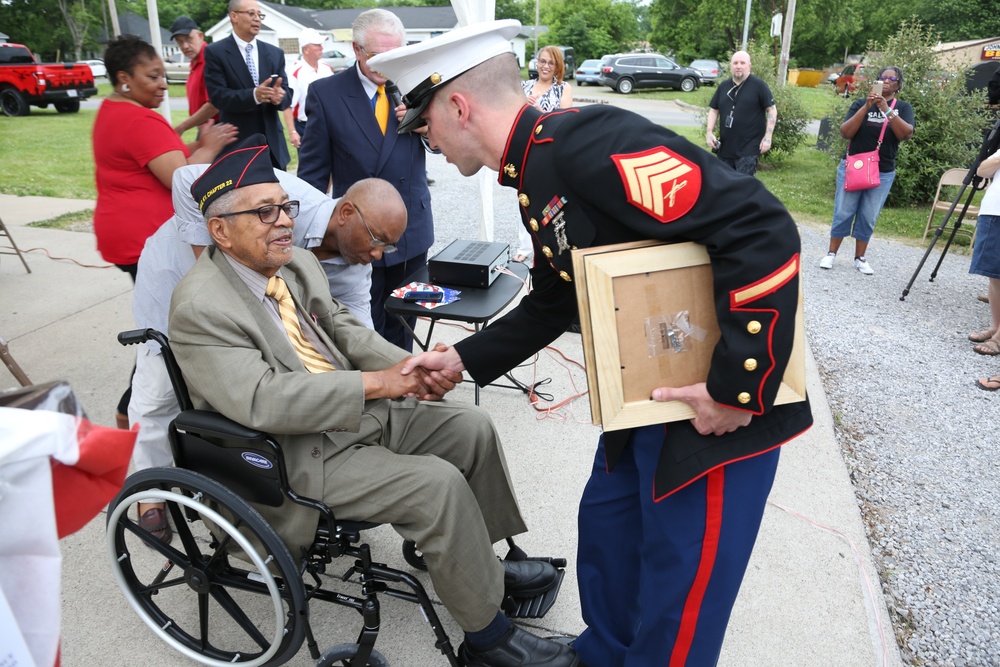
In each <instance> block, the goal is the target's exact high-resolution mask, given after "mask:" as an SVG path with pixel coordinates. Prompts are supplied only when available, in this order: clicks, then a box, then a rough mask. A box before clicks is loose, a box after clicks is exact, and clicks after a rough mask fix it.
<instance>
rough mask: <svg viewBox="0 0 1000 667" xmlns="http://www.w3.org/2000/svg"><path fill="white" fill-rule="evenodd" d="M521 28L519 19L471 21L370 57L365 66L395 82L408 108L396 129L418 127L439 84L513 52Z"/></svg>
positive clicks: (408, 129) (406, 130)
mask: <svg viewBox="0 0 1000 667" xmlns="http://www.w3.org/2000/svg"><path fill="white" fill-rule="evenodd" d="M520 31H521V22H520V21H517V20H515V19H504V20H502V21H486V22H483V23H473V24H472V25H467V26H464V27H462V28H456V29H455V30H452V31H451V32H447V33H445V34H443V35H440V36H438V37H434V38H431V39H428V40H425V41H423V42H418V43H417V44H411V45H409V46H403V47H400V48H398V49H392V50H391V51H386V52H385V53H380V54H378V55H377V56H373V57H372V58H371V59H369V61H368V66H369V67H371V69H372V70H374V71H376V72H378V73H379V74H381V75H382V76H384V77H385V78H387V79H389V80H391V81H392V82H393V83H395V84H396V86H397V87H398V88H399V92H400V93H401V94H402V95H403V103H404V104H405V105H406V107H407V109H406V115H405V116H404V117H403V120H402V122H400V124H399V132H400V133H403V132H408V131H410V130H412V129H414V128H417V127H420V125H421V124H422V121H421V119H420V114H421V113H423V111H424V109H426V108H427V105H428V103H430V101H431V99H433V97H434V91H435V89H437V88H438V87H439V86H442V85H444V84H446V83H448V82H449V81H452V80H453V79H455V78H457V77H458V76H459V75H461V74H464V73H465V72H468V71H469V70H470V69H472V68H473V67H475V66H476V65H479V64H481V63H484V62H486V61H487V60H489V59H490V58H493V57H495V56H499V55H502V54H504V53H513V51H514V47H513V44H512V42H511V40H512V39H514V37H516V36H517V34H518V33H519V32H520Z"/></svg>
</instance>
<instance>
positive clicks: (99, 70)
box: [76, 60, 108, 79]
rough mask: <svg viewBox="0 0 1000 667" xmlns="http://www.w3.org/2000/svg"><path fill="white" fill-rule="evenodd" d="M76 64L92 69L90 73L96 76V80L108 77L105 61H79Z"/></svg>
mask: <svg viewBox="0 0 1000 667" xmlns="http://www.w3.org/2000/svg"><path fill="white" fill-rule="evenodd" d="M76 64H77V65H87V66H88V67H90V73H91V74H93V75H94V78H95V79H96V78H97V77H99V76H107V75H108V68H107V67H105V66H104V61H103V60H78V61H77V63H76Z"/></svg>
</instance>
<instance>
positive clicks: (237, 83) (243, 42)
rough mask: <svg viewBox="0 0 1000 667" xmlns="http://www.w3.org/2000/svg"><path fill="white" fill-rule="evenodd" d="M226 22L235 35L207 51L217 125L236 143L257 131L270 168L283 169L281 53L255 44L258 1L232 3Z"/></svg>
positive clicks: (286, 99) (234, 0)
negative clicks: (234, 135)
mask: <svg viewBox="0 0 1000 667" xmlns="http://www.w3.org/2000/svg"><path fill="white" fill-rule="evenodd" d="M229 20H230V21H231V22H232V24H233V34H232V35H231V36H230V37H227V38H225V39H223V40H221V41H218V42H213V43H212V44H209V45H208V47H207V48H206V49H205V87H206V88H207V89H208V98H209V100H211V102H212V104H214V105H215V107H216V108H217V109H218V110H219V121H220V122H223V123H232V124H233V125H235V126H236V127H237V128H239V131H240V136H239V138H240V139H245V138H247V137H249V136H250V135H252V134H256V133H258V132H260V133H261V134H263V135H264V136H265V137H267V143H268V145H269V146H270V147H271V163H272V164H273V165H274V166H275V167H277V168H278V169H284V168H285V167H286V166H288V160H289V155H288V145H287V144H286V143H285V132H284V130H283V129H282V127H281V120H280V119H279V115H280V113H281V110H282V109H285V108H286V107H288V105H289V103H290V102H291V96H290V95H288V82H287V77H286V76H285V53H284V51H282V50H281V49H279V48H278V47H276V46H272V45H271V44H265V43H264V42H262V41H260V40H259V39H257V34H258V33H259V32H260V26H261V24H262V23H263V21H264V14H262V13H261V11H260V5H258V4H257V0H230V2H229ZM359 180H360V179H359ZM320 189H321V190H324V191H325V190H326V188H325V187H324V188H320Z"/></svg>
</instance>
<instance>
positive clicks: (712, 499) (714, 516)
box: [670, 468, 726, 667]
mask: <svg viewBox="0 0 1000 667" xmlns="http://www.w3.org/2000/svg"><path fill="white" fill-rule="evenodd" d="M705 481H706V482H707V484H706V486H707V488H706V491H705V538H704V540H702V543H701V561H700V562H699V563H698V572H697V574H695V577H694V583H693V584H692V585H691V590H690V591H689V592H688V596H687V600H685V602H684V613H683V614H682V615H681V626H680V629H678V631H677V641H676V642H674V650H673V652H672V653H671V654H670V667H683V665H684V664H685V663H686V662H687V657H688V652H689V651H690V650H691V643H692V642H693V641H694V633H695V630H696V629H697V627H698V614H699V612H700V611H701V603H702V601H703V600H704V599H705V590H706V589H707V588H708V582H709V581H710V580H711V579H712V568H713V567H714V566H715V558H716V556H717V555H718V553H719V534H720V533H721V532H722V500H723V491H724V487H725V481H726V480H725V468H717V469H716V470H713V471H712V472H710V473H708V476H707V478H706V480H705Z"/></svg>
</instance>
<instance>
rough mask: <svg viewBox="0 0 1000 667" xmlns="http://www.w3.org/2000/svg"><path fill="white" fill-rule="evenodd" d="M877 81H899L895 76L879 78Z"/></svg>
mask: <svg viewBox="0 0 1000 667" xmlns="http://www.w3.org/2000/svg"><path fill="white" fill-rule="evenodd" d="M878 80H879V81H899V77H897V76H880V77H879V78H878Z"/></svg>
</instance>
